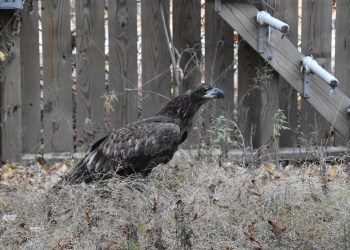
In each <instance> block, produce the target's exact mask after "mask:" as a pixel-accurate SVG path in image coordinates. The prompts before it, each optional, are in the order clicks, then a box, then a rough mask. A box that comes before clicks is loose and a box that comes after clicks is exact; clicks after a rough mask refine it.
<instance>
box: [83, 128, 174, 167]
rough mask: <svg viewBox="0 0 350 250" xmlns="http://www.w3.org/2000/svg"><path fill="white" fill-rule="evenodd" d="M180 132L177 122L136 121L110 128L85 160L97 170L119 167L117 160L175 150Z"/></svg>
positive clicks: (132, 158)
mask: <svg viewBox="0 0 350 250" xmlns="http://www.w3.org/2000/svg"><path fill="white" fill-rule="evenodd" d="M179 136H180V127H179V126H178V125H177V124H174V123H169V122H136V123H133V124H130V125H129V126H127V127H125V128H122V129H119V130H117V131H113V132H111V134H110V135H108V136H107V137H106V138H105V139H104V140H102V141H101V142H100V144H99V145H95V149H93V150H91V151H90V152H89V153H88V155H86V157H85V158H84V163H85V164H86V167H87V169H88V170H90V171H93V172H95V173H99V172H106V171H110V170H115V171H117V170H118V169H117V168H118V167H120V166H118V164H117V163H121V162H126V163H127V162H130V161H143V160H145V159H152V157H156V156H157V155H161V154H166V153H167V152H172V151H174V150H176V148H177V146H178V144H179ZM171 157H172V155H171V156H170V158H171ZM137 163H138V164H142V162H137ZM121 165H123V164H121Z"/></svg>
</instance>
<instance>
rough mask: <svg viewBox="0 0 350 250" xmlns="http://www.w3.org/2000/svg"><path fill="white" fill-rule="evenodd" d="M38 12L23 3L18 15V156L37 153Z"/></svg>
mask: <svg viewBox="0 0 350 250" xmlns="http://www.w3.org/2000/svg"><path fill="white" fill-rule="evenodd" d="M30 4H32V6H31V5H30ZM30 8H33V9H32V10H30ZM38 8H39V7H38V2H37V1H32V2H30V1H26V2H25V5H24V8H23V10H22V11H21V14H22V18H23V19H22V26H21V27H22V28H21V59H22V64H21V82H22V152H23V153H30V154H36V153H39V152H40V150H41V147H40V146H41V118H40V116H41V115H40V91H41V90H40V65H39V56H40V55H39V14H38Z"/></svg>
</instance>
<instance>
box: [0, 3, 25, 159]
mask: <svg viewBox="0 0 350 250" xmlns="http://www.w3.org/2000/svg"><path fill="white" fill-rule="evenodd" d="M0 13H1V14H0V31H2V33H1V34H0V53H1V61H2V62H1V63H0V115H1V117H0V130H1V133H0V134H1V135H0V143H1V146H0V149H1V150H0V153H1V158H0V160H1V161H9V162H11V161H15V160H17V161H19V160H20V159H21V150H22V142H21V132H22V131H21V109H22V106H21V105H22V104H21V76H20V75H21V57H20V39H19V34H18V32H19V30H18V28H19V26H18V25H20V19H19V18H17V17H16V15H15V11H13V10H0Z"/></svg>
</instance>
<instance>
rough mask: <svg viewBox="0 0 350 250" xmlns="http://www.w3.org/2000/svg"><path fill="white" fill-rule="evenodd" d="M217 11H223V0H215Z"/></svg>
mask: <svg viewBox="0 0 350 250" xmlns="http://www.w3.org/2000/svg"><path fill="white" fill-rule="evenodd" d="M215 11H216V12H220V11H221V0H215Z"/></svg>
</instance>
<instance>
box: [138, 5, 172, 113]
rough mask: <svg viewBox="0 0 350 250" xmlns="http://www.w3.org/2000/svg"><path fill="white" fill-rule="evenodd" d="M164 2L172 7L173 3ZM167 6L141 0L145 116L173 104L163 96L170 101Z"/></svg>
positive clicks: (142, 106) (143, 110) (142, 103)
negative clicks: (164, 24)
mask: <svg viewBox="0 0 350 250" xmlns="http://www.w3.org/2000/svg"><path fill="white" fill-rule="evenodd" d="M164 1H165V2H166V6H169V1H168V0H164ZM163 6H164V5H163V4H159V1H147V0H141V15H142V19H141V23H142V28H141V30H142V91H143V93H142V102H141V108H142V117H149V116H151V115H154V114H155V113H156V112H158V111H159V110H160V109H161V107H162V106H164V105H165V104H166V103H167V102H168V101H169V99H167V98H164V97H163V96H165V97H168V98H170V89H171V83H170V56H169V49H168V45H167V43H166V37H165V32H164V28H163V23H162V18H161V12H160V8H161V7H163ZM164 13H169V11H164ZM165 18H166V19H168V18H169V17H168V16H166V17H165Z"/></svg>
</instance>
